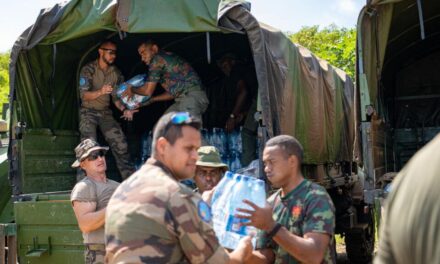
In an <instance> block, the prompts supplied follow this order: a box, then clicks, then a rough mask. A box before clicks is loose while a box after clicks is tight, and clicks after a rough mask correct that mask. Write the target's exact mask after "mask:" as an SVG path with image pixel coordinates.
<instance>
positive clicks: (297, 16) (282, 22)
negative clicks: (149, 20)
mask: <svg viewBox="0 0 440 264" xmlns="http://www.w3.org/2000/svg"><path fill="white" fill-rule="evenodd" d="M85 1H92V0H85ZM94 1H96V0H94ZM248 1H249V2H251V5H252V7H251V12H252V14H253V15H254V16H255V17H256V18H257V19H258V20H259V21H261V22H264V23H266V24H269V25H271V26H273V27H275V28H278V29H281V30H282V31H285V32H291V33H293V32H296V31H298V30H300V29H301V28H302V27H303V26H313V25H319V26H320V27H325V26H328V25H330V24H336V25H337V26H340V27H348V28H352V27H355V26H356V23H357V17H358V14H359V11H360V9H361V8H362V7H363V6H364V5H365V3H366V0H331V1H330V0H248ZM59 2H63V0H0V6H1V7H2V8H1V9H0V52H6V51H8V50H10V49H11V48H12V46H13V44H14V42H15V41H16V40H17V38H18V37H19V36H20V35H21V33H22V32H23V31H24V30H25V29H26V28H28V27H29V26H31V25H32V24H33V23H34V22H35V20H36V18H37V16H38V14H39V13H40V10H41V9H44V8H47V7H52V6H53V5H54V4H56V3H59Z"/></svg>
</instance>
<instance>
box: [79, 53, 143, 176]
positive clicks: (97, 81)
mask: <svg viewBox="0 0 440 264" xmlns="http://www.w3.org/2000/svg"><path fill="white" fill-rule="evenodd" d="M122 81H123V76H122V74H121V72H120V71H119V70H118V69H117V68H116V67H115V66H110V67H109V69H108V70H107V71H106V72H103V71H102V70H101V69H100V68H99V65H98V61H97V60H95V61H92V62H90V63H89V64H87V65H85V66H84V67H83V68H82V69H81V73H80V80H79V92H80V94H81V97H82V96H83V93H84V92H86V91H97V90H99V89H101V87H102V86H103V85H105V84H110V85H111V86H113V87H115V86H116V85H118V84H119V83H121V82H122ZM111 97H112V98H113V101H114V102H115V101H116V100H117V98H116V94H115V93H113V94H112V96H111ZM109 106H110V95H108V94H105V95H101V96H100V97H98V98H97V99H95V100H92V101H82V105H81V108H80V121H79V131H80V133H81V140H83V139H86V138H91V139H94V140H95V141H96V129H97V127H98V126H99V128H100V130H101V132H102V134H103V135H104V137H105V140H106V141H107V142H108V144H109V145H110V148H111V150H112V153H113V156H114V157H115V160H116V165H117V166H118V169H119V172H120V173H121V176H122V178H123V179H126V178H127V177H128V176H130V175H131V174H132V173H133V171H134V167H133V165H132V164H131V163H130V156H129V154H128V145H127V140H126V139H125V136H124V133H123V132H122V129H121V126H120V125H119V123H118V122H116V120H115V119H114V118H113V114H112V111H111V110H110V108H109Z"/></svg>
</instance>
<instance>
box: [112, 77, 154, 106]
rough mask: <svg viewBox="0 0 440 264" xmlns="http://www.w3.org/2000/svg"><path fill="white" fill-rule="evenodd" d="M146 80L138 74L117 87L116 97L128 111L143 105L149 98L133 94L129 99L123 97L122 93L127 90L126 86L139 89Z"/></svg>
mask: <svg viewBox="0 0 440 264" xmlns="http://www.w3.org/2000/svg"><path fill="white" fill-rule="evenodd" d="M146 80H147V75H146V74H138V75H136V76H134V77H133V78H131V79H130V80H128V81H126V82H124V83H122V84H120V85H119V86H118V89H117V91H116V96H117V97H118V98H119V99H121V101H122V103H123V104H124V105H125V107H127V108H128V109H134V108H136V107H138V106H139V105H140V104H142V103H145V102H146V101H148V100H150V96H143V95H138V94H135V95H133V97H132V98H131V99H128V98H127V97H124V96H123V93H124V92H125V90H127V87H128V85H127V84H130V85H131V86H132V87H133V88H134V89H136V88H139V87H141V86H143V85H144V84H145V81H146Z"/></svg>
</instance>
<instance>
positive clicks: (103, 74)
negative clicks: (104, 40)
mask: <svg viewBox="0 0 440 264" xmlns="http://www.w3.org/2000/svg"><path fill="white" fill-rule="evenodd" d="M123 81H124V77H123V76H122V74H121V72H120V71H119V70H118V68H116V66H114V65H110V66H109V68H108V69H107V70H106V71H103V70H102V69H101V68H99V64H98V60H95V61H92V62H90V63H88V64H86V65H85V66H84V67H82V68H81V72H80V78H79V92H80V95H81V98H82V96H83V93H84V92H87V91H89V92H93V91H97V90H99V89H101V88H102V86H104V85H106V84H108V85H111V86H112V87H113V93H112V94H111V97H112V100H113V102H115V101H116V100H118V99H117V97H116V88H117V86H118V85H119V84H120V83H122V82H123ZM109 106H110V95H109V94H103V95H101V96H99V97H98V98H96V99H95V100H89V101H82V107H85V108H89V109H94V110H106V109H108V107H109Z"/></svg>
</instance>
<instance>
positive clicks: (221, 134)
mask: <svg viewBox="0 0 440 264" xmlns="http://www.w3.org/2000/svg"><path fill="white" fill-rule="evenodd" d="M202 137H203V141H204V142H205V143H206V144H208V145H211V146H215V147H216V148H217V149H218V150H219V152H220V156H221V158H222V162H223V163H226V164H228V166H229V169H230V170H231V171H233V172H235V171H237V170H239V169H240V168H241V167H242V165H241V155H242V153H243V147H242V140H241V128H240V129H239V130H238V129H237V130H234V131H233V132H231V133H226V132H225V130H224V129H222V128H217V127H215V128H213V129H212V130H208V129H202Z"/></svg>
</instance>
